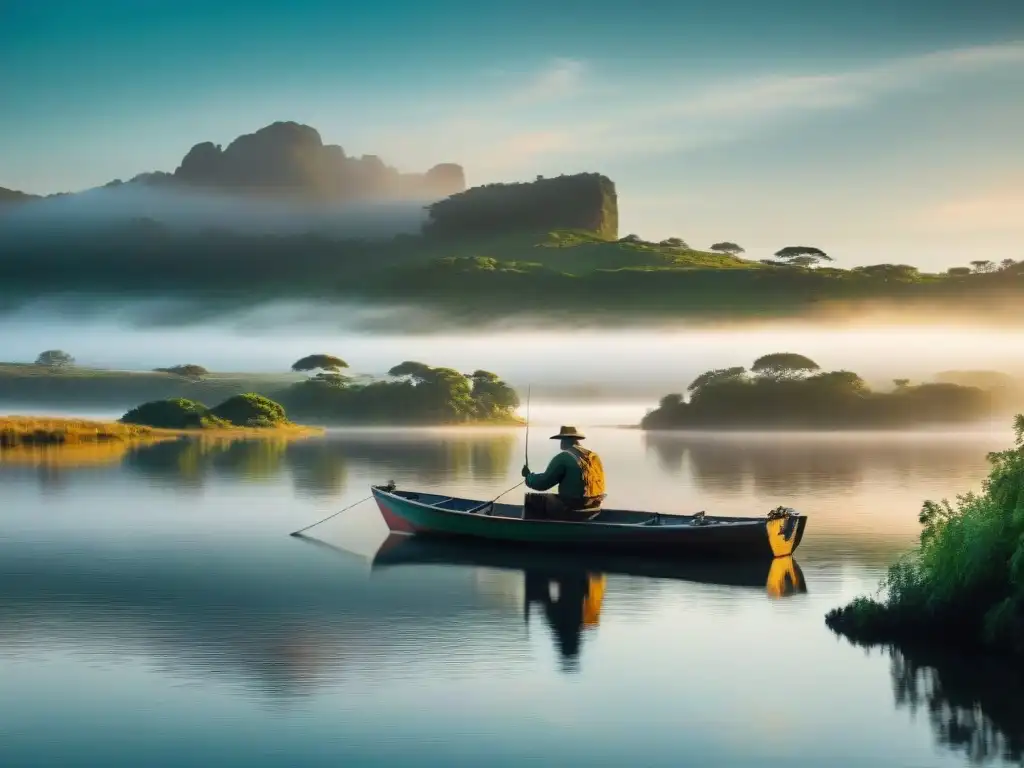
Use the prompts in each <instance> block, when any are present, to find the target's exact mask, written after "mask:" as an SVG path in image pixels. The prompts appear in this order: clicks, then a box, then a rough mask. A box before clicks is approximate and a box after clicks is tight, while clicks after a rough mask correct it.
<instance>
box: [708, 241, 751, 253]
mask: <svg viewBox="0 0 1024 768" xmlns="http://www.w3.org/2000/svg"><path fill="white" fill-rule="evenodd" d="M711 250H712V251H718V252H719V253H730V254H732V255H733V256H737V255H739V254H741V253H746V251H744V250H743V249H742V248H741V247H740V246H738V245H736V243H730V242H729V241H728V240H726V241H724V242H721V243H715V244H714V245H712V246H711Z"/></svg>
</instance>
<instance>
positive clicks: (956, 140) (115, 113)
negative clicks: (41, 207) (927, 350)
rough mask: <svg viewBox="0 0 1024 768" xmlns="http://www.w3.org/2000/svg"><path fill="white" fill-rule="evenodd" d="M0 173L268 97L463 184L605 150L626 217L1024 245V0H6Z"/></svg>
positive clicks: (36, 176)
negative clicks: (452, 170)
mask: <svg viewBox="0 0 1024 768" xmlns="http://www.w3.org/2000/svg"><path fill="white" fill-rule="evenodd" d="M0 73H2V75H0V147H2V148H3V151H2V154H0V186H5V187H12V188H15V189H23V190H26V191H30V192H53V191H62V190H77V189H82V188H86V187H90V186H94V185H98V184H102V183H105V182H106V181H108V180H110V179H112V178H128V177H131V176H133V175H134V174H136V173H138V172H141V171H144V170H173V168H174V167H175V166H176V164H177V162H178V161H179V160H180V158H181V157H182V155H183V154H184V153H185V152H186V151H187V150H188V148H189V147H190V146H192V145H193V144H195V143H197V142H199V141H203V140H211V141H214V142H217V143H223V144H226V143H228V142H229V141H230V140H231V139H232V138H234V137H235V136H236V135H238V134H240V133H246V132H250V131H252V130H254V129H256V128H258V127H260V126H262V125H265V124H267V123H269V122H272V121H274V120H288V119H291V120H297V121H299V122H304V123H308V124H310V125H313V126H315V127H316V128H318V129H319V130H320V132H321V134H322V135H323V136H324V138H325V140H327V141H329V142H332V143H339V144H341V145H342V146H343V147H345V149H346V150H347V151H348V152H349V153H350V154H363V153H368V154H369V153H373V154H379V155H381V156H382V157H383V158H384V159H385V160H386V161H387V162H389V163H391V164H393V165H396V166H398V167H399V168H401V169H402V170H408V171H413V170H422V169H425V168H426V167H429V166H430V165H433V164H435V163H438V162H445V161H456V162H460V163H462V164H463V165H464V166H465V167H466V171H467V176H468V179H469V182H470V183H471V184H480V183H487V182H492V181H502V180H516V179H530V178H533V176H535V175H536V174H545V175H555V174H558V173H563V172H564V173H571V172H576V171H582V170H597V171H601V172H604V173H606V174H608V175H609V176H611V177H612V178H613V179H614V180H615V181H616V183H617V185H618V189H619V194H620V209H621V219H622V230H623V234H625V233H626V232H630V231H634V232H637V233H639V234H641V235H642V236H644V237H649V238H660V237H667V236H670V235H679V236H682V237H684V238H686V239H687V240H688V241H689V242H690V243H691V244H693V245H697V246H705V245H707V244H708V243H710V242H712V241H714V240H719V239H730V240H736V241H738V242H740V243H741V244H743V245H745V246H746V247H747V249H748V251H749V252H750V253H751V254H752V255H755V256H763V255H767V253H769V252H771V251H773V250H775V249H777V248H778V247H780V246H781V245H785V244H790V243H796V242H799V243H807V244H813V245H817V246H819V247H822V248H824V249H825V250H827V251H829V252H830V253H832V254H833V255H835V256H836V257H837V259H838V260H839V263H841V264H855V263H877V262H879V261H898V262H909V263H915V264H921V265H925V266H948V265H950V264H953V263H963V262H966V261H968V260H970V259H972V258H979V257H981V258H985V257H996V258H1004V257H1007V256H1009V257H1013V258H1024V246H1022V245H1021V243H1022V242H1024V151H1022V147H1024V140H1022V137H1024V3H1022V2H1020V0H977V1H976V2H973V3H966V2H949V1H945V0H931V1H930V2H929V1H927V0H885V1H883V0H861V1H860V2H856V3H853V2H844V3H840V2H823V1H822V0H818V1H817V2H809V1H807V0H776V1H775V2H765V1H764V0H761V1H760V2H755V1H754V0H719V2H715V3H707V2H698V1H695V0H682V1H680V2H674V3H670V2H667V0H659V1H658V2H633V3H622V2H620V1H618V0H617V1H616V2H607V1H606V0H588V2H580V1H578V0H563V2H559V3H550V2H546V3H541V2H535V1H534V0H527V1H524V2H519V3H516V4H505V3H493V4H492V3H479V2H463V1H462V0H440V1H439V2H429V3H428V2H415V3H414V2H387V1H386V0H382V1H380V2H375V3H355V2H344V3H342V2H304V1H303V0H291V2H288V3H282V2H275V3H270V2H262V3H261V2H255V1H250V2H245V3H241V2H211V1H209V0H207V1H205V2H195V1H194V0H174V1H173V2H172V1H171V0H80V1H77V2H72V1H71V0H0Z"/></svg>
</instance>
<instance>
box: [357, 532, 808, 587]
mask: <svg viewBox="0 0 1024 768" xmlns="http://www.w3.org/2000/svg"><path fill="white" fill-rule="evenodd" d="M410 565H417V566H423V565H455V566H466V567H473V568H493V569H498V570H507V571H522V572H523V573H525V574H527V575H528V576H529V575H535V574H540V575H543V576H545V577H547V578H550V579H559V578H572V577H574V576H579V575H586V574H602V575H618V576H639V577H642V578H649V579H671V580H674V581H688V582H691V583H694V584H709V585H720V586H724V587H733V588H741V589H744V588H745V589H763V590H764V591H765V592H766V593H767V594H768V595H769V596H771V597H789V596H790V595H796V594H805V593H806V592H807V583H806V582H805V580H804V574H803V571H802V570H801V569H800V566H799V565H798V564H797V562H796V560H794V559H793V558H792V556H785V557H776V558H773V559H771V560H768V561H765V560H741V561H729V562H723V561H720V560H719V561H714V560H671V559H666V558H656V557H655V558H652V557H645V556H642V555H631V554H620V553H617V552H601V551H597V552H586V551H581V550H575V551H573V550H569V551H553V550H551V549H537V548H533V549H524V548H522V547H516V546H509V545H508V544H505V543H501V542H492V541H476V542H471V541H467V540H465V539H458V538H442V537H431V536H407V535H403V534H397V533H392V534H391V535H389V536H388V537H387V538H386V539H385V540H384V542H383V543H382V544H381V545H380V547H379V548H378V549H377V552H376V554H375V555H374V556H373V561H372V565H371V568H372V570H374V571H377V570H384V569H388V568H394V567H400V566H410Z"/></svg>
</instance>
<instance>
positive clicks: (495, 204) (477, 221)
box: [424, 173, 619, 240]
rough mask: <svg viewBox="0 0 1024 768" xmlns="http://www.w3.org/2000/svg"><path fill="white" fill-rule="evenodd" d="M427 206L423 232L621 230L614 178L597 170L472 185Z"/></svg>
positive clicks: (609, 233)
mask: <svg viewBox="0 0 1024 768" xmlns="http://www.w3.org/2000/svg"><path fill="white" fill-rule="evenodd" d="M428 211H429V219H428V221H427V223H426V226H425V228H424V230H425V232H426V233H427V234H430V235H437V236H446V237H447V236H461V235H476V234H494V233H498V232H547V231H551V230H556V229H583V230H588V231H591V232H594V233H596V234H598V235H600V236H601V237H605V238H607V239H609V240H614V239H616V238H617V237H618V231H619V209H618V198H617V196H616V193H615V183H614V182H613V181H612V180H611V179H609V178H608V177H607V176H603V175H601V174H599V173H580V174H576V175H573V176H558V177H555V178H551V179H545V178H542V177H538V178H537V180H536V181H533V182H526V183H518V184H487V185H485V186H482V187H473V188H472V189H469V190H467V191H465V192H461V193H459V194H456V195H452V196H451V197H448V198H446V199H444V200H439V201H438V202H436V203H434V204H433V205H431V206H430V207H429V208H428Z"/></svg>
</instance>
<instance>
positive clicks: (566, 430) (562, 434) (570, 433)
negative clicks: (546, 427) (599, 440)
mask: <svg viewBox="0 0 1024 768" xmlns="http://www.w3.org/2000/svg"><path fill="white" fill-rule="evenodd" d="M566 437H575V438H576V439H577V440H586V439H587V436H586V435H584V434H583V433H582V432H580V431H579V430H578V429H576V427H567V426H563V427H562V429H561V430H560V431H559V433H558V434H557V435H552V436H551V437H550V438H549V439H551V440H562V439H563V438H566Z"/></svg>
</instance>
